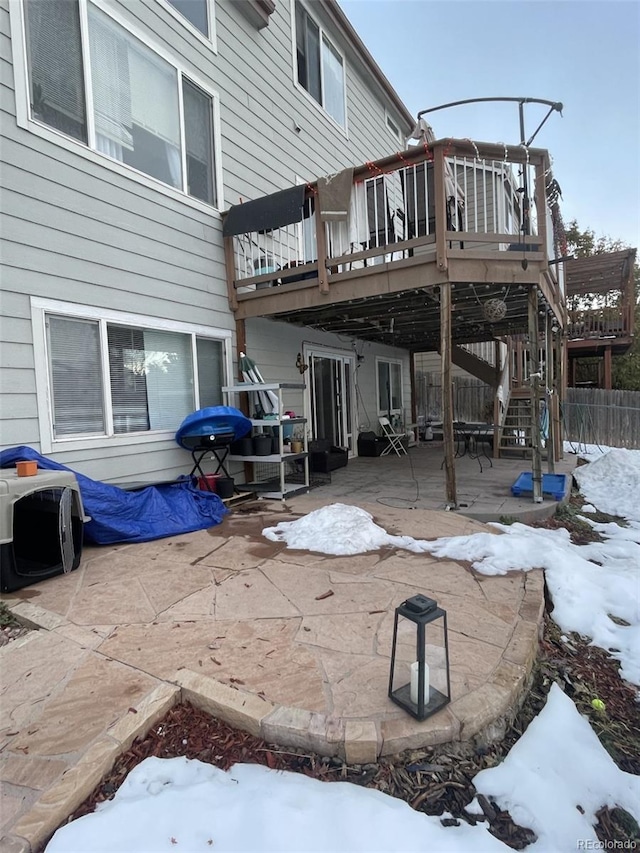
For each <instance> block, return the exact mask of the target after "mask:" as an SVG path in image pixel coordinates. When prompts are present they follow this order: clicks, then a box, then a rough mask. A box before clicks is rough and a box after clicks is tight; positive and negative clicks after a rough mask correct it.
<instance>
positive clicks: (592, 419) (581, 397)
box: [416, 371, 640, 449]
mask: <svg viewBox="0 0 640 853" xmlns="http://www.w3.org/2000/svg"><path fill="white" fill-rule="evenodd" d="M416 395H417V401H416V402H417V410H418V415H420V416H421V417H424V419H425V420H433V421H439V420H442V377H441V374H440V373H439V372H438V373H436V372H432V373H427V372H424V373H423V372H422V371H417V373H416ZM453 405H454V409H453V411H454V417H455V419H456V420H458V421H466V422H467V423H477V422H480V423H483V422H485V421H488V422H490V421H491V420H492V419H493V389H492V388H491V387H490V386H489V385H485V383H484V382H481V381H480V380H479V379H476V378H475V377H464V376H456V377H454V379H453ZM562 419H563V425H564V439H565V440H566V441H571V442H574V443H580V442H581V443H584V444H600V445H605V446H607V447H627V448H630V449H640V391H605V390H604V389H601V388H568V389H567V398H566V401H565V403H564V405H563V407H562Z"/></svg>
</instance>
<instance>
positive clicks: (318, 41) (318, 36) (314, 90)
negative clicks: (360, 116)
mask: <svg viewBox="0 0 640 853" xmlns="http://www.w3.org/2000/svg"><path fill="white" fill-rule="evenodd" d="M295 19H296V63H297V73H298V83H299V84H300V85H301V86H302V88H303V89H306V91H307V92H308V93H309V94H310V95H311V97H312V98H313V99H314V100H315V101H317V102H318V103H319V104H320V106H322V107H324V109H325V110H326V111H327V112H328V113H329V115H330V116H331V118H333V119H334V120H335V121H337V122H338V124H339V125H340V126H341V127H345V125H346V105H345V93H344V79H345V78H344V62H343V59H342V56H341V55H340V54H339V53H338V51H337V50H336V49H335V47H334V46H333V45H332V44H331V42H330V41H329V40H328V39H327V37H326V36H325V34H324V32H323V31H322V30H321V28H320V27H319V26H318V24H316V22H315V21H314V20H313V18H312V17H311V16H310V15H309V14H308V13H307V11H306V10H305V9H304V7H303V6H302V4H301V3H300V2H298V0H296V4H295Z"/></svg>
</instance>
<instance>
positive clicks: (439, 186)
mask: <svg viewBox="0 0 640 853" xmlns="http://www.w3.org/2000/svg"><path fill="white" fill-rule="evenodd" d="M433 181H434V195H435V215H436V216H435V219H436V225H435V228H436V262H437V264H438V269H439V270H441V271H444V270H446V268H447V240H446V232H447V198H446V192H445V182H444V148H443V147H442V145H436V146H435V148H434V149H433ZM443 358H444V354H443Z"/></svg>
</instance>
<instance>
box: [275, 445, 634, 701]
mask: <svg viewBox="0 0 640 853" xmlns="http://www.w3.org/2000/svg"><path fill="white" fill-rule="evenodd" d="M575 476H576V478H577V479H578V478H579V482H580V488H581V490H582V491H583V493H584V494H585V497H586V498H587V499H588V500H589V501H591V503H592V504H594V505H595V506H597V508H598V509H599V510H601V511H603V512H607V513H610V514H612V515H619V516H623V517H626V518H628V519H630V521H629V526H628V527H621V526H620V525H618V524H613V523H612V524H606V525H602V524H598V523H596V522H593V521H591V522H589V523H590V524H592V526H593V527H594V528H595V529H596V530H597V531H598V532H599V533H601V534H602V535H603V536H604V537H606V541H605V542H598V543H595V542H594V543H591V544H589V545H574V544H573V543H572V542H571V539H570V537H569V533H568V531H566V530H564V529H560V530H545V529H539V528H533V527H529V526H527V525H526V524H519V523H516V524H512V525H510V526H506V525H502V524H494V525H493V527H495V528H497V529H498V530H500V531H502V533H504V534H507V535H505V536H496V535H495V534H493V533H475V534H473V535H469V536H453V537H444V538H441V539H435V540H432V541H428V540H419V539H412V538H411V537H409V536H390V535H389V534H388V533H387V532H386V531H385V530H384V529H383V528H382V527H380V526H379V525H377V524H375V522H374V521H373V517H372V516H371V515H370V514H369V513H368V512H365V510H363V509H360V508H359V507H355V506H346V505H344V504H332V505H331V506H326V507H322V508H321V509H318V510H315V511H314V512H311V513H309V514H308V515H306V516H304V517H302V518H300V519H297V520H296V521H285V522H281V523H280V524H278V525H277V526H276V527H270V528H266V529H265V530H264V531H263V534H264V535H265V536H266V537H267V538H269V539H272V540H276V541H281V542H286V543H287V546H288V547H289V548H302V549H307V550H312V551H319V552H321V553H325V554H357V553H362V552H364V551H373V550H378V549H379V548H382V547H384V546H388V547H393V548H404V549H407V550H409V551H414V552H428V553H431V554H433V555H434V556H436V557H446V558H448V559H452V560H465V561H469V562H470V563H472V565H473V568H474V569H476V571H478V572H481V573H482V574H485V575H504V574H506V573H507V572H509V571H518V570H520V571H529V570H530V569H534V568H541V569H544V570H545V577H546V581H547V586H548V588H549V591H550V593H551V597H552V599H553V604H554V609H553V613H552V617H553V619H554V621H555V622H556V623H557V624H558V625H559V626H560V628H561V629H562V630H563V631H565V632H569V631H576V632H577V633H579V634H582V635H583V636H587V637H590V638H591V639H592V641H593V643H594V644H595V645H597V646H599V647H600V648H602V649H605V650H606V651H608V652H609V653H610V654H611V655H612V656H613V657H615V658H616V659H618V660H619V661H620V662H621V664H622V666H621V675H622V677H623V678H625V679H627V680H628V681H631V682H632V683H633V684H638V685H640V451H639V450H622V449H615V450H611V451H610V452H608V453H606V454H604V455H601V456H599V457H598V458H597V459H596V460H595V461H594V462H591V463H589V464H588V465H584V466H582V467H581V468H578V469H576V472H575ZM587 520H588V519H587ZM425 580H427V579H426V578H425ZM612 616H613V617H616V618H618V619H622V620H624V621H625V622H628V623H629V624H628V625H620V624H617V623H616V622H615V621H614V620H613V619H612V618H611V617H612Z"/></svg>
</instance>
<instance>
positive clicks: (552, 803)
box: [473, 684, 640, 853]
mask: <svg viewBox="0 0 640 853" xmlns="http://www.w3.org/2000/svg"><path fill="white" fill-rule="evenodd" d="M473 784H474V785H475V786H476V789H477V791H478V793H480V794H484V795H485V796H486V797H492V798H494V799H495V800H496V802H497V803H498V805H499V806H500V808H501V809H506V810H507V811H508V812H509V814H510V815H511V817H512V818H513V819H514V821H515V822H516V823H517V824H520V826H527V827H529V828H530V829H533V831H534V832H535V833H536V835H537V836H538V840H537V841H536V842H535V843H534V844H531V845H529V846H528V847H527V848H526V849H527V851H528V853H529V851H530V853H534V851H535V853H555V851H570V850H576V849H579V848H578V847H577V845H578V843H579V842H585V843H584V844H583V845H582V849H588V848H589V847H591V848H592V849H597V848H599V847H600V846H601V842H600V841H599V840H598V837H597V835H596V834H595V832H594V830H593V825H594V824H595V823H597V818H596V816H595V815H596V812H597V811H599V809H601V808H602V807H603V806H605V805H606V806H609V807H610V808H613V807H614V806H620V807H621V808H623V809H626V811H628V812H629V813H630V814H632V815H633V816H634V817H635V818H636V819H639V818H640V777H638V776H633V775H632V774H631V773H624V772H623V771H622V770H620V769H619V768H618V767H617V766H616V764H615V762H614V761H613V759H612V758H611V756H610V755H609V754H608V753H607V751H606V750H605V749H604V747H603V746H602V745H601V743H600V741H599V740H598V737H597V735H596V734H595V733H594V731H593V729H592V728H591V726H590V725H589V723H588V721H587V719H586V718H585V717H582V716H581V715H580V713H579V712H578V710H577V708H576V706H575V705H574V704H573V702H572V701H571V699H569V697H568V696H566V695H565V694H564V693H563V692H562V690H561V689H560V688H559V687H558V685H557V684H553V685H552V686H551V691H550V693H549V695H548V697H547V704H546V705H545V707H544V708H543V709H542V711H541V712H540V714H538V716H537V717H536V718H535V719H534V720H532V721H531V723H530V724H529V727H528V728H527V730H526V732H525V733H524V735H523V736H522V737H521V738H520V740H519V741H518V742H517V743H515V744H514V745H513V747H512V748H511V750H510V752H509V754H508V755H507V757H506V758H505V760H504V761H503V762H502V764H499V765H498V766H497V767H492V768H491V769H489V770H482V771H480V773H478V774H477V775H476V777H475V778H474V780H473Z"/></svg>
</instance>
